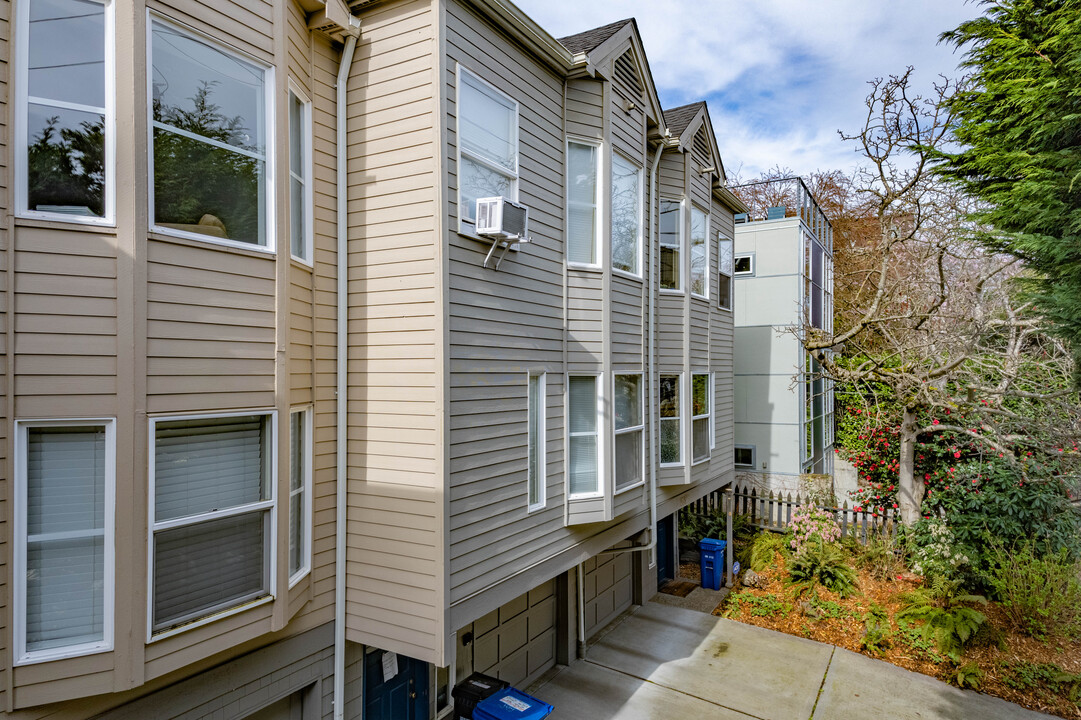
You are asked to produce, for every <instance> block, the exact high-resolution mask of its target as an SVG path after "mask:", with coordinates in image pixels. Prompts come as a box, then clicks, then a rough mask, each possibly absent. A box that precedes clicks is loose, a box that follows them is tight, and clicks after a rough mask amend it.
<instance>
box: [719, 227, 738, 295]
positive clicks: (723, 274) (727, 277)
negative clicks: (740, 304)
mask: <svg viewBox="0 0 1081 720" xmlns="http://www.w3.org/2000/svg"><path fill="white" fill-rule="evenodd" d="M717 270H718V272H717V276H718V278H719V280H718V283H717V304H718V305H719V306H720V307H722V308H724V309H725V310H731V309H732V274H733V267H732V238H728V237H725V236H724V235H720V236H719V237H718V238H717ZM737 274H738V273H737Z"/></svg>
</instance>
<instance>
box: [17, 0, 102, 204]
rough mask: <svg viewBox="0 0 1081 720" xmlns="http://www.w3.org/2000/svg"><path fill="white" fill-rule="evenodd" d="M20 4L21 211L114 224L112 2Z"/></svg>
mask: <svg viewBox="0 0 1081 720" xmlns="http://www.w3.org/2000/svg"><path fill="white" fill-rule="evenodd" d="M16 8H17V14H16V23H17V27H16V35H17V40H16V42H17V45H16V47H17V55H16V67H17V70H16V82H15V83H14V88H13V89H14V91H15V100H16V104H17V110H16V115H15V138H14V143H13V144H14V145H15V148H16V179H15V202H16V212H17V213H18V214H19V215H22V216H26V217H38V218H48V219H52V220H63V221H66V222H79V223H90V224H103V225H109V224H112V223H113V221H114V220H113V217H114V212H113V210H114V205H115V199H114V198H115V170H116V162H115V158H116V151H115V145H116V143H115V141H114V122H113V117H114V112H115V108H114V102H115V92H114V85H113V83H114V81H113V77H114V68H113V65H114V40H113V2H112V0H105V1H104V2H103V1H102V0H26V1H25V2H21V3H17V4H16Z"/></svg>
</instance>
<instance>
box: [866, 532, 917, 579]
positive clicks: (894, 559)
mask: <svg viewBox="0 0 1081 720" xmlns="http://www.w3.org/2000/svg"><path fill="white" fill-rule="evenodd" d="M856 557H857V560H858V562H859V564H860V567H863V568H865V569H866V570H867V571H868V572H869V573H870V574H871V576H872V577H873V578H875V579H876V580H893V579H894V578H895V577H897V576H898V575H900V574H901V573H902V572H904V571H905V569H906V568H905V562H904V553H903V552H902V550H901V547H900V543H898V542H896V541H895V540H894V538H893V537H892V536H888V535H885V534H882V533H875V534H873V535H871V536H870V537H869V538H868V539H867V544H866V545H864V546H861V547H858V548H856Z"/></svg>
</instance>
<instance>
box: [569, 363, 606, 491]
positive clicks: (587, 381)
mask: <svg viewBox="0 0 1081 720" xmlns="http://www.w3.org/2000/svg"><path fill="white" fill-rule="evenodd" d="M599 390H600V383H599V382H598V378H597V376H595V375H572V376H570V380H569V382H568V384H567V404H568V408H567V418H568V422H567V430H568V432H567V434H568V438H569V446H570V460H569V463H568V465H569V472H568V473H567V477H568V481H569V483H570V489H569V494H570V495H571V497H574V496H579V497H581V496H590V495H597V494H599V493H600V492H601V485H600V478H601V468H600V443H599V442H598V439H599V430H600V420H599V417H600V412H599V408H600V401H601V398H600V393H599Z"/></svg>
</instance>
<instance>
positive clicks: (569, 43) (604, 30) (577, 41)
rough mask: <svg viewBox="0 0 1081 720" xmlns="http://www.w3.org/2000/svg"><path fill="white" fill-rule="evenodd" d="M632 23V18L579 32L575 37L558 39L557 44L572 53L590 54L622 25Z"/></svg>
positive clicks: (569, 36)
mask: <svg viewBox="0 0 1081 720" xmlns="http://www.w3.org/2000/svg"><path fill="white" fill-rule="evenodd" d="M632 22H634V19H633V18H629V19H627V20H620V21H619V22H614V23H611V24H609V25H604V26H602V27H599V28H593V29H592V30H586V31H585V32H580V33H578V34H577V35H568V36H567V37H565V38H559V42H560V44H561V45H563V47H565V48H567V49H568V50H570V51H571V52H572V53H590V52H593V51H594V50H596V49H597V48H598V47H599V46H600V44H601V43H603V42H604V41H605V40H607V39H608V38H610V37H612V36H613V35H615V34H616V33H617V32H619V31H620V29H622V27H623V26H624V25H626V24H627V23H632Z"/></svg>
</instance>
